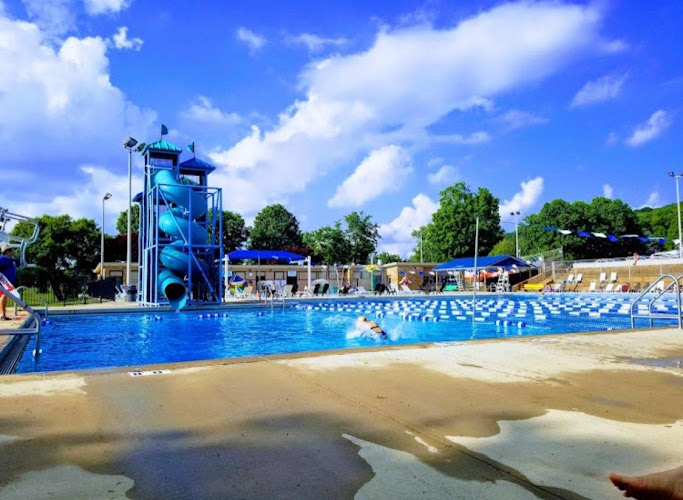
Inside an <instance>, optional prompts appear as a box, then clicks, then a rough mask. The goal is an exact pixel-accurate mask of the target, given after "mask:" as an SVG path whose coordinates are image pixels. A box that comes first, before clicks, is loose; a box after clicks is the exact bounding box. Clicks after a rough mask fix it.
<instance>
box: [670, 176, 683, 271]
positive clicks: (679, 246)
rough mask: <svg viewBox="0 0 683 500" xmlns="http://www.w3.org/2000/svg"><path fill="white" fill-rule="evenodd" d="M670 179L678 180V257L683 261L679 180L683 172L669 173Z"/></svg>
mask: <svg viewBox="0 0 683 500" xmlns="http://www.w3.org/2000/svg"><path fill="white" fill-rule="evenodd" d="M669 177H672V178H674V179H676V207H678V256H679V257H680V258H681V259H683V231H681V192H680V190H679V188H678V179H680V178H681V177H683V172H682V173H680V174H674V173H673V172H669Z"/></svg>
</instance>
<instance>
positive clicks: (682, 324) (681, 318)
mask: <svg viewBox="0 0 683 500" xmlns="http://www.w3.org/2000/svg"><path fill="white" fill-rule="evenodd" d="M667 278H669V279H670V280H671V281H672V283H671V284H670V285H669V286H668V287H666V288H664V290H662V291H661V292H660V293H659V295H657V296H656V297H655V298H654V299H652V300H651V301H650V302H649V303H648V316H647V317H648V319H649V320H650V326H652V319H653V318H654V316H653V312H652V305H653V304H654V303H655V301H657V300H658V299H659V298H660V297H661V296H662V295H664V294H665V293H666V292H667V290H669V289H670V288H671V287H675V289H676V302H677V304H678V309H677V313H676V319H677V320H678V328H679V329H683V315H681V284H680V281H679V280H680V279H681V278H683V276H679V277H678V278H676V277H675V276H673V275H671V274H663V275H661V276H660V277H659V278H657V279H656V280H655V281H653V282H652V283H650V286H648V287H647V288H646V289H645V290H643V291H642V292H641V293H640V295H638V297H636V298H635V300H634V301H633V302H631V310H630V312H631V328H635V327H636V314H635V308H636V304H637V303H638V302H639V301H640V300H641V299H642V298H643V297H645V296H646V295H647V294H648V293H650V292H651V291H652V289H653V288H655V286H657V284H659V283H660V282H662V281H664V280H665V279H667ZM667 317H668V316H667Z"/></svg>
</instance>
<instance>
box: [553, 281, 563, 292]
mask: <svg viewBox="0 0 683 500" xmlns="http://www.w3.org/2000/svg"><path fill="white" fill-rule="evenodd" d="M563 288H564V286H563V285H562V283H555V285H553V292H561V291H562V289H563Z"/></svg>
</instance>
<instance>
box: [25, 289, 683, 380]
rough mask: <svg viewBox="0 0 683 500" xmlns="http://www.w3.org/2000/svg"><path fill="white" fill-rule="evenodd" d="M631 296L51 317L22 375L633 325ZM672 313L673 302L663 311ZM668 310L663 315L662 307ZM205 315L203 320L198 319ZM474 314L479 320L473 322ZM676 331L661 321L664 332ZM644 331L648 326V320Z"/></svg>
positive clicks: (408, 300) (442, 300) (420, 300)
mask: <svg viewBox="0 0 683 500" xmlns="http://www.w3.org/2000/svg"><path fill="white" fill-rule="evenodd" d="M632 299H633V297H631V296H629V295H621V296H619V295H615V296H587V295H581V296H578V297H577V296H573V297H572V296H563V295H554V296H552V297H551V296H545V297H542V296H536V295H527V294H524V295H509V296H486V297H478V298H477V308H476V314H474V315H473V314H472V299H471V297H469V298H468V297H435V298H431V297H427V298H415V299H413V298H397V299H394V300H386V299H383V300H376V299H375V300H372V299H367V300H363V299H355V300H335V301H325V302H299V303H287V304H286V306H285V308H282V306H281V305H280V306H279V307H275V309H274V310H273V311H272V312H271V309H270V307H263V308H237V307H235V308H226V307H224V308H221V309H217V310H214V311H200V312H197V311H192V312H180V313H158V312H155V311H153V310H148V311H145V312H142V313H137V312H136V313H125V314H121V313H119V314H106V315H105V314H101V315H100V314H98V315H94V314H87V315H85V314H83V315H69V316H53V317H52V318H51V322H52V323H51V324H48V325H46V326H45V327H44V329H43V334H42V338H41V343H42V345H41V347H42V351H43V353H42V355H41V356H40V358H39V360H38V361H36V360H35V359H34V358H33V356H32V352H33V350H34V348H35V340H34V339H32V340H31V342H30V343H29V345H28V347H27V349H26V351H25V352H24V355H23V357H22V359H21V361H20V363H19V366H18V369H17V372H19V373H26V372H35V371H55V370H75V369H85V368H103V367H115V366H131V367H137V366H140V365H146V364H155V363H169V362H178V361H196V360H207V359H219V358H235V357H243V356H258V355H267V354H278V353H297V352H306V351H321V350H330V349H346V348H353V347H369V346H378V345H397V344H413V343H418V342H444V341H461V340H471V339H486V338H497V337H517V336H526V335H543V334H554V333H567V332H577V331H597V330H609V329H617V328H630V315H629V305H630V302H629V301H630V300H632ZM661 307H662V308H666V310H667V311H670V310H671V308H672V307H674V303H673V302H669V303H666V302H665V304H664V305H663V306H661ZM662 312H664V309H662ZM360 315H365V316H367V317H368V318H369V319H371V320H374V321H377V322H378V323H379V324H380V325H381V326H382V327H383V328H384V330H385V331H386V332H387V333H388V334H389V337H388V338H387V339H383V340H382V339H377V338H375V337H374V336H371V335H368V334H367V332H363V331H359V330H358V329H357V327H356V326H355V323H356V320H357V318H358V316H360ZM200 316H201V317H200ZM473 316H474V319H473ZM664 324H673V322H666V321H662V320H659V321H658V322H657V325H664ZM641 326H645V323H644V322H642V325H641Z"/></svg>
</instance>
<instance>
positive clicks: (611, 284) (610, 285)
mask: <svg viewBox="0 0 683 500" xmlns="http://www.w3.org/2000/svg"><path fill="white" fill-rule="evenodd" d="M613 288H614V283H610V284H608V285H607V286H606V287H605V288H604V289H603V292H605V293H610V292H612V289H613Z"/></svg>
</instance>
